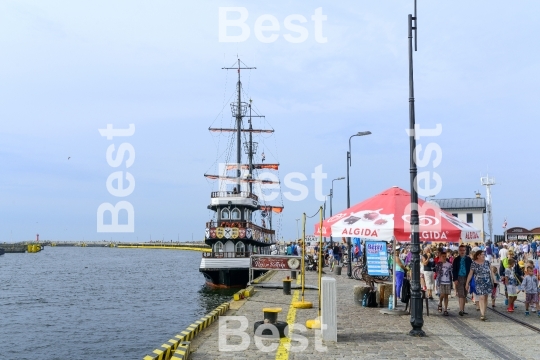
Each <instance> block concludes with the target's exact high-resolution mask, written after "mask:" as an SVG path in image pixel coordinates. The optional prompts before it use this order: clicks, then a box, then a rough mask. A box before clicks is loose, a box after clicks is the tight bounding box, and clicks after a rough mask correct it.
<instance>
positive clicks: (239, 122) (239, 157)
mask: <svg viewBox="0 0 540 360" xmlns="http://www.w3.org/2000/svg"><path fill="white" fill-rule="evenodd" d="M236 88H237V90H238V108H237V110H236V163H237V164H238V169H237V170H236V176H237V177H238V178H239V179H240V174H241V166H240V164H242V136H241V135H242V132H241V130H242V83H241V82H240V59H238V84H236ZM238 187H240V180H239V181H238ZM238 190H240V189H238Z"/></svg>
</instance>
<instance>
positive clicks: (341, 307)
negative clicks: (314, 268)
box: [141, 268, 539, 360]
mask: <svg viewBox="0 0 540 360" xmlns="http://www.w3.org/2000/svg"><path fill="white" fill-rule="evenodd" d="M325 270H326V268H325ZM325 276H326V277H328V278H333V279H332V280H334V284H335V287H336V306H335V307H334V308H335V310H336V312H335V315H336V317H337V342H335V341H325V340H322V338H321V331H320V330H313V329H306V327H305V324H306V321H307V320H311V319H316V318H317V316H318V309H317V304H318V291H317V290H306V291H305V300H306V301H310V302H312V303H313V304H314V307H313V308H312V309H296V308H294V307H293V306H291V303H292V302H294V301H298V300H300V290H294V289H293V291H292V296H291V295H284V294H283V291H282V289H270V288H255V291H254V292H253V294H252V296H251V297H249V298H246V299H242V300H240V301H231V303H230V308H229V309H228V311H227V312H226V313H224V314H223V316H222V317H221V318H220V320H219V321H217V322H215V323H213V324H212V325H210V326H208V328H206V329H205V330H204V331H201V332H200V333H199V334H198V335H197V336H196V337H194V338H193V339H192V340H191V341H190V351H191V359H194V360H199V359H202V360H207V359H232V358H234V359H243V360H247V359H253V360H255V359H256V360H261V359H280V360H283V359H311V360H318V359H325V360H326V359H402V358H448V359H467V358H471V357H474V358H475V359H476V358H480V359H495V358H508V359H513V358H516V359H517V358H520V359H533V358H536V357H537V353H536V348H535V347H534V346H520V345H519V344H518V343H516V340H515V337H512V336H508V334H519V337H520V338H527V339H537V338H538V336H539V335H538V333H536V332H534V331H533V330H530V329H527V328H524V327H523V326H522V325H520V324H518V323H515V322H512V321H510V320H508V319H506V318H504V317H501V316H499V315H497V314H495V313H493V312H490V311H489V310H488V313H487V316H488V321H486V322H483V321H480V319H479V315H478V312H477V311H476V310H475V308H474V305H472V303H471V302H470V301H469V303H468V304H467V307H466V309H467V311H468V313H469V315H466V316H464V317H460V316H458V314H457V309H458V304H457V298H455V297H454V298H451V299H450V305H449V309H450V310H449V312H450V316H443V315H442V314H439V313H438V312H437V301H430V307H431V309H430V310H431V311H430V315H431V316H429V317H427V316H424V331H425V332H426V334H427V335H428V336H427V337H425V338H417V337H411V336H409V335H408V333H409V330H410V329H411V325H410V322H409V321H410V316H409V315H403V316H389V315H383V314H381V313H379V309H378V308H365V307H362V306H358V304H356V303H355V300H354V298H355V297H354V286H355V285H364V283H363V282H360V281H357V280H354V279H348V278H347V277H346V276H337V275H335V274H327V275H325ZM282 278H283V273H282V272H281V273H280V272H276V273H274V274H273V275H272V276H269V277H268V278H267V279H265V281H267V282H273V283H276V282H279V281H280V280H281V279H282ZM298 279H299V280H300V276H299V277H298ZM299 280H297V281H295V282H294V284H299V283H300V281H299ZM306 283H307V284H310V285H316V284H317V278H316V274H315V273H312V272H308V273H307V274H306ZM329 283H330V282H329ZM324 287H325V285H323V288H324ZM357 291H358V290H357ZM328 304H329V303H328ZM503 304H504V295H503V296H499V298H498V300H497V309H502V307H503V306H504V305H503ZM520 305H521V306H523V304H520ZM323 306H324V302H323ZM266 307H280V308H282V312H281V313H280V314H279V318H278V320H282V321H286V322H287V323H289V335H288V337H286V338H283V339H268V340H267V339H263V340H261V339H258V340H257V339H256V338H255V337H254V330H253V324H254V323H255V322H256V321H261V320H263V312H262V309H263V308H266ZM398 307H399V308H400V309H403V308H404V305H403V304H401V303H398ZM323 312H324V310H323ZM477 315H478V316H477ZM512 315H513V316H516V317H519V318H520V319H522V318H523V314H521V313H520V314H517V313H516V314H515V315H514V314H512ZM224 316H234V318H226V317H224ZM527 321H530V322H531V323H534V324H536V325H535V326H538V317H537V316H534V317H533V316H530V317H529V319H528V320H527ZM501 329H505V331H501ZM300 336H302V337H303V338H300V339H299V337H300ZM164 341H166V339H164ZM158 345H159V344H156V346H158ZM141 357H142V356H141ZM165 360H167V359H165Z"/></svg>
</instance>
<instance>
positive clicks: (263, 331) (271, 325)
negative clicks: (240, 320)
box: [253, 308, 289, 339]
mask: <svg viewBox="0 0 540 360" xmlns="http://www.w3.org/2000/svg"><path fill="white" fill-rule="evenodd" d="M280 312H281V308H264V309H263V314H264V320H263V321H256V322H255V324H254V325H253V331H254V333H255V336H259V337H262V338H265V339H275V338H278V337H279V338H284V337H286V336H287V335H288V333H289V324H288V323H287V322H285V321H278V319H277V317H278V314H279V313H280ZM259 327H260V329H259V330H257V329H258V328H259ZM275 331H277V334H276V333H275ZM276 335H278V337H276Z"/></svg>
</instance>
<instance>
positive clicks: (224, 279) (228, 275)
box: [199, 269, 266, 288]
mask: <svg viewBox="0 0 540 360" xmlns="http://www.w3.org/2000/svg"><path fill="white" fill-rule="evenodd" d="M199 271H200V272H201V273H202V274H203V275H204V279H205V280H206V284H207V285H208V286H211V287H216V288H243V287H246V285H247V284H248V282H249V269H199ZM265 272H266V270H264V271H259V270H254V271H253V278H256V277H258V276H260V275H262V274H264V273H265Z"/></svg>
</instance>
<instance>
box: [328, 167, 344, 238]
mask: <svg viewBox="0 0 540 360" xmlns="http://www.w3.org/2000/svg"><path fill="white" fill-rule="evenodd" d="M344 179H345V177H344V176H342V177H338V178H335V179H334V180H332V187H331V188H330V217H332V199H333V198H334V181H336V180H344ZM330 246H331V247H334V239H333V238H332V230H330Z"/></svg>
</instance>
